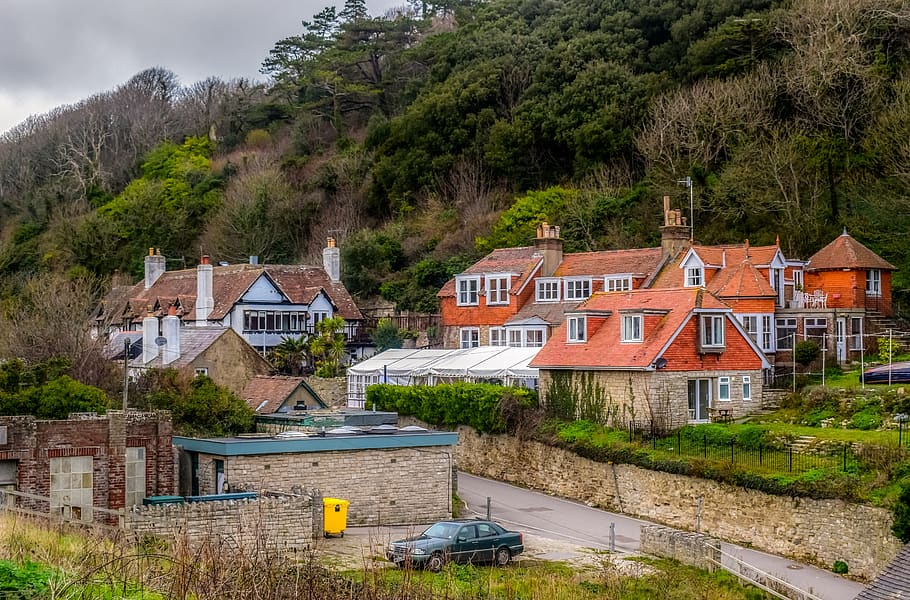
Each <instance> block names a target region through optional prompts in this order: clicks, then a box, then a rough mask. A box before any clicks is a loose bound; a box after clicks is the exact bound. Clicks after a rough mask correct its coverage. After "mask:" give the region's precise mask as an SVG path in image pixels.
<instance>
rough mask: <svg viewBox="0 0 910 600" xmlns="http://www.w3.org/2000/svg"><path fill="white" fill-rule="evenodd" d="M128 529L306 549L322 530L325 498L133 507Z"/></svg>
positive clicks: (241, 546)
mask: <svg viewBox="0 0 910 600" xmlns="http://www.w3.org/2000/svg"><path fill="white" fill-rule="evenodd" d="M123 523H124V529H125V530H126V531H129V532H131V533H134V534H137V535H144V534H150V535H156V536H160V537H167V538H172V539H173V538H177V537H182V536H185V537H186V539H187V540H189V541H190V542H191V543H194V544H201V543H205V542H208V541H216V542H217V543H218V545H219V546H220V547H223V548H226V549H230V550H236V551H249V550H251V549H269V550H291V549H297V550H302V549H306V548H308V547H309V546H310V545H311V544H312V543H313V538H314V535H315V534H317V533H318V534H319V535H321V532H322V501H321V499H320V498H318V497H317V498H316V499H315V500H314V498H313V497H312V496H310V495H307V496H299V497H276V498H259V499H256V500H227V501H212V502H193V503H188V504H163V505H158V506H134V507H132V508H130V509H127V511H126V515H125V518H124V520H123Z"/></svg>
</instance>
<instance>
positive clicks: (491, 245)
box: [477, 187, 578, 252]
mask: <svg viewBox="0 0 910 600" xmlns="http://www.w3.org/2000/svg"><path fill="white" fill-rule="evenodd" d="M577 197H578V191H576V190H570V189H566V188H562V187H552V188H548V189H546V190H543V191H539V192H529V193H527V194H525V195H524V196H521V197H520V198H517V199H516V200H515V203H514V204H512V206H511V207H510V208H509V209H508V210H507V211H505V212H504V213H503V214H502V216H501V217H500V218H499V222H497V223H496V224H495V225H494V226H493V232H492V234H491V235H490V237H489V238H483V239H478V240H477V248H478V249H479V250H482V251H486V252H489V251H491V250H493V249H495V248H511V247H515V246H528V245H530V244H531V243H533V241H534V238H535V236H536V232H537V226H538V225H539V224H540V223H541V222H542V221H550V222H551V223H553V224H558V222H559V219H558V217H559V216H560V215H561V214H562V213H563V211H564V210H565V208H566V205H567V204H569V203H571V202H574V201H575V200H576V199H577Z"/></svg>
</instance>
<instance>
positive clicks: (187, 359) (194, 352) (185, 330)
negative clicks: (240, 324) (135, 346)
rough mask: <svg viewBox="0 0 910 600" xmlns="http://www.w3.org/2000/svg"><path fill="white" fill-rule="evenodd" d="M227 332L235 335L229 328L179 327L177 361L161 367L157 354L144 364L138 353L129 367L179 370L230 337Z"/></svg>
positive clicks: (140, 354) (159, 357)
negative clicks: (224, 336)
mask: <svg viewBox="0 0 910 600" xmlns="http://www.w3.org/2000/svg"><path fill="white" fill-rule="evenodd" d="M228 332H230V334H233V335H237V334H236V333H235V332H234V330H233V329H231V328H229V327H181V328H180V356H179V357H178V358H177V360H175V361H173V362H171V363H169V364H167V365H162V364H161V355H160V354H159V355H158V356H157V357H155V358H154V359H152V360H151V361H150V362H147V363H144V362H142V352H141V351H140V352H139V355H138V357H137V358H136V359H135V360H132V361H130V366H131V367H136V368H147V369H148V368H151V369H158V368H161V367H166V368H174V369H181V368H183V367H186V366H189V365H190V364H192V362H193V361H194V360H196V359H197V358H198V357H199V355H200V354H202V353H203V352H205V351H206V350H208V349H209V347H210V346H211V345H212V344H214V343H215V342H216V341H218V338H220V337H221V336H223V335H225V334H227V335H230V334H229V333H228ZM238 337H239V336H238ZM241 339H242V338H241ZM121 343H122V342H121ZM244 343H246V342H244Z"/></svg>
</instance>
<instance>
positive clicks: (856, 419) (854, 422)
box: [850, 406, 882, 431]
mask: <svg viewBox="0 0 910 600" xmlns="http://www.w3.org/2000/svg"><path fill="white" fill-rule="evenodd" d="M881 426H882V415H881V412H880V409H879V408H878V407H874V406H869V407H866V408H864V409H863V410H860V411H858V412H856V413H854V414H853V418H852V419H850V427H851V428H852V429H860V430H863V431H868V430H870V429H878V428H879V427H881Z"/></svg>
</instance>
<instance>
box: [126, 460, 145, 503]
mask: <svg viewBox="0 0 910 600" xmlns="http://www.w3.org/2000/svg"><path fill="white" fill-rule="evenodd" d="M143 498H145V447H143V446H138V447H135V448H133V447H131V448H127V449H126V505H127V506H138V505H140V504H142V499H143Z"/></svg>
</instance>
